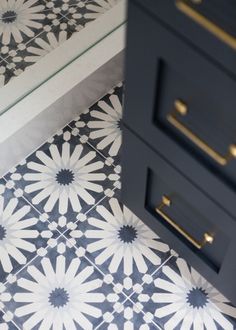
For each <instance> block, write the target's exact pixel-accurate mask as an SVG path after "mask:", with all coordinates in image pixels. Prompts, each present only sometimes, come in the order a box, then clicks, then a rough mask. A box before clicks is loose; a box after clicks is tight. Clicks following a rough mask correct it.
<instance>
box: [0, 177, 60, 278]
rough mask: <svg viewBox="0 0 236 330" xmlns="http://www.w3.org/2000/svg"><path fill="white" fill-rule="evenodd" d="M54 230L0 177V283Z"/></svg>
mask: <svg viewBox="0 0 236 330" xmlns="http://www.w3.org/2000/svg"><path fill="white" fill-rule="evenodd" d="M58 234H59V233H58V232H57V231H54V230H53V229H52V228H50V223H49V222H48V221H47V220H46V219H45V218H44V217H42V216H41V215H40V214H39V213H38V212H37V211H36V210H34V209H33V208H32V207H31V206H30V205H29V204H28V203H27V202H26V201H25V200H24V199H23V198H22V197H21V192H20V191H17V190H16V191H14V190H13V189H9V188H8V187H7V185H6V182H5V181H4V180H0V283H1V282H2V283H3V282H5V281H6V280H7V277H8V275H12V274H14V273H16V272H17V271H18V270H19V269H20V268H21V267H23V266H24V265H26V264H27V263H28V262H29V261H30V260H31V259H32V258H34V257H35V255H37V254H38V253H40V251H41V249H42V248H44V247H46V246H47V244H48V243H49V242H50V241H51V240H53V241H54V240H55V239H56V237H57V236H58Z"/></svg>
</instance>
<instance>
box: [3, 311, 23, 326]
mask: <svg viewBox="0 0 236 330" xmlns="http://www.w3.org/2000/svg"><path fill="white" fill-rule="evenodd" d="M0 311H1V312H2V313H3V314H4V315H7V314H6V312H5V311H4V310H3V309H2V308H0ZM3 321H4V322H5V323H6V324H7V328H6V329H10V328H8V326H9V325H10V324H13V325H14V326H15V327H16V328H17V329H18V330H22V329H20V328H19V327H18V325H17V323H15V321H14V320H11V321H9V322H6V321H5V320H4V319H3Z"/></svg>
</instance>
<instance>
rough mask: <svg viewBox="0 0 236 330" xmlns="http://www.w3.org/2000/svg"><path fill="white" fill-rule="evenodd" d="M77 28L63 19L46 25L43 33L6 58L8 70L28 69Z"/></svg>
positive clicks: (21, 70)
mask: <svg viewBox="0 0 236 330" xmlns="http://www.w3.org/2000/svg"><path fill="white" fill-rule="evenodd" d="M78 31H79V28H78V26H76V25H75V24H74V23H73V22H72V21H70V20H68V19H67V18H65V17H62V18H60V20H55V21H54V23H52V24H51V25H48V26H47V28H45V31H44V32H43V33H41V34H39V35H38V36H37V37H35V38H34V39H32V40H30V41H29V42H28V43H26V44H21V45H20V46H18V49H17V51H12V52H10V53H9V56H8V57H7V59H6V60H7V61H8V68H11V69H14V70H16V71H17V72H18V73H21V72H23V71H25V69H29V68H30V66H31V65H33V64H35V63H36V62H38V61H39V60H40V59H41V58H43V57H44V56H45V55H47V54H48V53H50V52H51V51H53V50H54V49H56V48H57V47H59V46H60V45H61V44H63V43H64V42H66V40H68V39H69V38H70V37H71V36H72V35H73V34H74V33H76V32H78Z"/></svg>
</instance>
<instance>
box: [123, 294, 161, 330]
mask: <svg viewBox="0 0 236 330" xmlns="http://www.w3.org/2000/svg"><path fill="white" fill-rule="evenodd" d="M127 300H129V301H130V302H131V303H132V304H133V305H134V306H135V307H136V308H137V309H138V310H139V312H140V313H142V314H143V315H144V316H145V315H147V313H146V312H144V311H143V310H142V309H140V308H139V307H138V306H137V305H136V303H135V302H134V301H133V300H132V299H130V298H128V299H127ZM152 315H153V314H152ZM153 316H154V315H153ZM151 323H152V324H154V325H155V326H157V327H158V329H159V330H163V329H162V328H160V326H159V325H158V324H156V322H154V321H151Z"/></svg>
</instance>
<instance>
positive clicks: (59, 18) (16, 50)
mask: <svg viewBox="0 0 236 330" xmlns="http://www.w3.org/2000/svg"><path fill="white" fill-rule="evenodd" d="M0 1H1V0H0ZM55 15H57V16H58V20H59V21H61V20H62V19H63V18H64V16H63V15H61V14H60V13H58V14H55ZM47 25H48V26H50V27H52V26H56V25H54V24H53V23H51V24H45V25H43V27H42V28H43V30H42V31H41V32H39V33H36V34H35V36H34V37H33V38H31V39H30V40H28V41H27V42H26V43H23V45H24V46H27V45H28V44H29V43H31V42H33V41H34V40H35V39H36V38H38V37H40V36H41V35H42V34H44V33H48V32H50V31H48V32H47V31H46V30H44V27H45V26H47ZM65 41H66V40H65ZM12 50H14V51H15V52H16V53H17V54H18V51H19V49H18V48H17V49H12ZM45 55H46V54H45ZM45 55H44V56H45ZM9 57H11V55H8V56H6V57H5V58H3V59H4V60H5V62H7V63H8V64H11V63H12V60H11V61H8V60H7V59H8V58H9ZM14 57H15V56H14ZM11 59H12V57H11ZM34 64H35V63H33V64H31V65H34ZM31 65H28V66H31ZM9 70H13V71H15V69H9Z"/></svg>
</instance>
